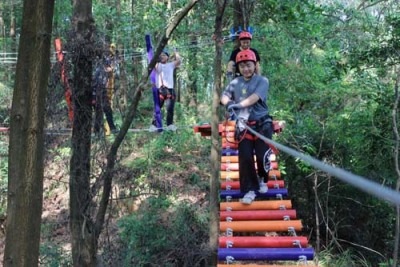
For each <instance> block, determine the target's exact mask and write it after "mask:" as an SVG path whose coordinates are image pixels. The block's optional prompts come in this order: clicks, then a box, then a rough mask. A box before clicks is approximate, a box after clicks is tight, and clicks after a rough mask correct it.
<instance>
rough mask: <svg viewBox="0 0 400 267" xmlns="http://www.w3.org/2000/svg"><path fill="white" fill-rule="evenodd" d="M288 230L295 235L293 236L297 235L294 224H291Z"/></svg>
mask: <svg viewBox="0 0 400 267" xmlns="http://www.w3.org/2000/svg"><path fill="white" fill-rule="evenodd" d="M288 232H289V234H291V235H293V236H297V234H296V230H294V227H293V226H289V227H288Z"/></svg>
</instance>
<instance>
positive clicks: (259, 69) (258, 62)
mask: <svg viewBox="0 0 400 267" xmlns="http://www.w3.org/2000/svg"><path fill="white" fill-rule="evenodd" d="M255 72H256V74H258V75H261V65H260V61H257V63H256V70H255Z"/></svg>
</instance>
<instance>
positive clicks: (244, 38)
mask: <svg viewBox="0 0 400 267" xmlns="http://www.w3.org/2000/svg"><path fill="white" fill-rule="evenodd" d="M252 38H253V36H252V35H251V33H249V32H247V31H242V32H241V33H240V34H239V43H240V46H239V48H237V49H235V50H233V51H232V53H231V56H230V57H229V62H228V67H227V72H226V75H227V78H228V81H231V80H232V79H234V78H236V77H239V76H240V75H241V74H240V72H239V69H238V68H237V67H236V64H235V61H236V56H237V54H238V53H239V52H240V51H243V50H247V49H250V50H251V51H253V52H254V54H255V55H256V60H257V61H256V70H255V72H256V74H258V75H261V67H260V55H259V54H258V51H257V50H256V49H254V48H252V47H250V46H251V40H252Z"/></svg>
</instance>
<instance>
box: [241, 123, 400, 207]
mask: <svg viewBox="0 0 400 267" xmlns="http://www.w3.org/2000/svg"><path fill="white" fill-rule="evenodd" d="M244 124H245V123H244ZM245 127H246V129H247V130H248V131H250V132H251V133H253V134H254V135H256V136H258V137H259V138H260V139H262V140H263V141H265V142H266V143H268V144H271V145H273V146H275V147H276V148H277V149H279V150H280V151H283V152H285V153H287V154H289V155H291V156H293V157H296V158H299V159H301V160H303V161H305V162H307V163H309V164H310V165H311V166H313V167H315V168H317V169H320V170H322V171H324V172H326V173H329V174H331V175H333V176H335V177H336V178H338V179H340V180H342V181H343V182H346V183H348V184H351V185H353V186H354V187H356V188H358V189H360V190H362V191H364V192H367V193H369V194H371V195H374V196H376V197H378V198H380V199H383V200H386V201H388V202H390V203H392V204H395V205H400V193H399V192H397V191H395V190H393V189H391V188H389V187H386V186H383V185H381V184H378V183H376V182H374V181H371V180H370V179H367V178H365V177H362V176H359V175H355V174H353V173H351V172H348V171H346V170H343V169H341V168H338V167H333V166H330V165H328V164H326V163H324V162H322V161H319V160H317V159H315V158H313V157H311V156H309V155H306V154H304V153H301V152H298V151H296V150H294V149H292V148H290V147H287V146H284V145H282V144H280V143H278V142H275V141H273V140H271V139H269V138H267V137H265V136H263V135H261V134H260V133H258V132H256V131H255V130H253V129H252V128H251V127H249V126H247V125H246V124H245Z"/></svg>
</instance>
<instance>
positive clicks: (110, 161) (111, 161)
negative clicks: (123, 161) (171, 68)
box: [95, 0, 200, 238]
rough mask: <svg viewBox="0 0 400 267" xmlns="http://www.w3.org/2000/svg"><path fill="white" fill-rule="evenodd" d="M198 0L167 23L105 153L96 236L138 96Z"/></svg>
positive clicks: (133, 115) (138, 99)
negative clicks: (165, 48) (105, 161)
mask: <svg viewBox="0 0 400 267" xmlns="http://www.w3.org/2000/svg"><path fill="white" fill-rule="evenodd" d="M199 1H200V0H191V1H189V3H188V4H187V5H186V6H185V7H184V8H182V9H181V10H180V11H178V12H177V13H176V15H175V17H174V19H173V20H172V21H171V23H170V24H169V25H168V27H167V28H166V31H165V34H164V36H163V37H162V38H161V40H160V42H159V44H158V46H157V49H156V52H155V53H154V56H153V59H152V60H151V62H150V63H149V65H148V69H147V74H146V75H145V76H143V77H142V79H141V80H140V83H139V85H138V86H137V88H136V90H135V94H134V96H133V101H132V104H131V105H130V106H129V109H128V114H127V116H126V118H125V120H124V122H123V124H122V126H121V129H120V132H119V133H118V135H117V136H116V138H115V141H114V143H113V144H112V145H111V148H110V151H109V153H108V155H107V165H106V169H105V171H104V173H103V175H102V176H101V177H100V179H101V180H103V181H104V182H103V194H102V197H101V200H100V204H99V209H98V211H97V215H96V221H95V231H96V238H98V236H99V235H100V232H101V229H102V227H103V225H104V218H105V215H106V211H107V206H108V203H109V198H110V193H111V185H112V178H113V177H112V174H113V170H114V166H115V161H116V158H117V152H118V149H119V147H120V146H121V143H122V141H123V140H124V138H125V135H126V133H127V132H128V129H129V126H130V125H131V123H132V121H133V119H134V118H135V116H136V112H137V107H138V104H139V101H140V98H141V96H142V92H143V90H144V89H145V88H146V84H147V81H148V79H149V76H150V73H151V71H152V70H153V68H154V66H155V65H156V63H157V59H158V57H159V55H160V54H161V51H162V50H163V49H164V47H165V46H166V45H167V43H168V40H169V39H170V37H171V35H172V33H173V32H174V30H175V29H176V27H178V25H179V23H180V22H181V21H182V19H183V18H184V17H185V16H186V15H187V14H188V12H189V11H190V10H191V9H192V8H193V7H194V6H195V5H196V3H197V2H199Z"/></svg>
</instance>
